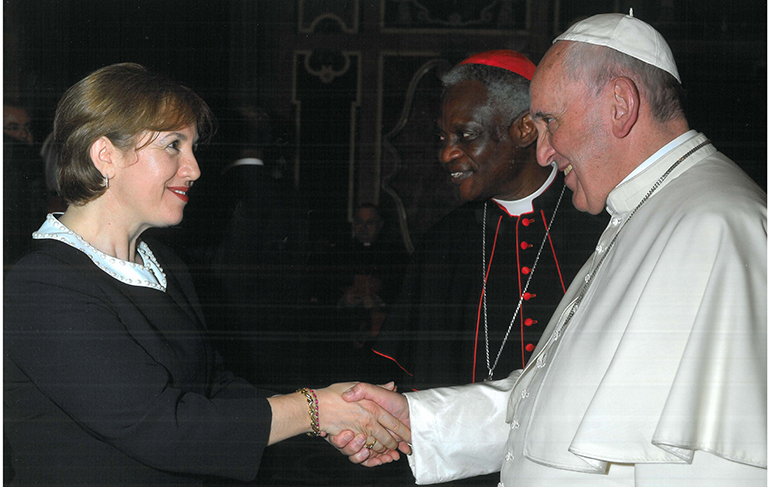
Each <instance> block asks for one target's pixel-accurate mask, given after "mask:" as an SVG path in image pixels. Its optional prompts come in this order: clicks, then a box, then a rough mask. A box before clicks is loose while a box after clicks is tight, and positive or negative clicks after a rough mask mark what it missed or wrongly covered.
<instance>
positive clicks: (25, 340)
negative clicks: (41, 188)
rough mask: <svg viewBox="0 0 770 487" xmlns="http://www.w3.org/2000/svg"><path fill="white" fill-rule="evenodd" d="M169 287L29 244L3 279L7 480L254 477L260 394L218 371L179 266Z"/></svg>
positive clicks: (159, 252)
mask: <svg viewBox="0 0 770 487" xmlns="http://www.w3.org/2000/svg"><path fill="white" fill-rule="evenodd" d="M150 246H151V248H152V250H153V253H154V254H155V256H156V258H157V260H158V262H159V263H160V265H161V266H162V267H163V269H164V271H165V273H166V277H167V281H168V286H167V290H166V292H161V291H158V290H154V289H149V288H145V287H137V286H131V285H128V284H124V283H123V282H121V281H118V280H117V279H114V278H112V277H110V276H109V275H108V274H107V273H105V272H104V271H102V270H100V269H99V268H97V267H96V265H95V264H94V263H93V262H92V261H91V260H90V259H89V258H88V257H87V256H86V255H85V254H84V253H83V252H81V251H79V250H76V249H74V248H72V247H70V246H69V245H67V244H64V243H61V242H58V241H55V240H37V241H35V242H34V243H33V249H32V252H30V253H29V254H27V255H26V256H25V257H23V258H22V259H21V260H20V261H19V263H18V264H17V265H16V266H14V268H13V269H12V270H11V271H10V273H9V275H8V277H7V278H6V280H5V286H4V306H3V309H4V391H5V397H4V412H5V416H4V426H5V435H6V437H7V439H8V441H9V443H10V448H11V454H12V461H13V464H12V465H13V468H14V471H15V476H14V484H15V485H26V484H36V485H53V484H67V485H77V484H82V483H88V482H93V483H95V484H98V485H126V484H132V485H133V484H142V485H172V484H173V485H177V484H181V485H190V484H192V485H196V484H200V483H201V482H202V478H203V477H202V476H204V475H216V476H222V477H229V478H234V479H239V480H250V479H253V478H254V477H255V476H256V473H257V469H258V468H259V463H260V458H261V456H262V452H263V449H264V447H265V446H266V445H267V440H268V436H269V432H270V422H271V410H270V406H269V403H268V402H267V399H266V398H267V397H268V396H269V395H270V393H268V392H267V391H260V390H257V389H255V388H254V387H253V386H251V385H250V384H249V383H247V382H246V381H244V380H242V379H238V378H236V377H234V376H233V375H232V374H231V373H229V372H227V371H225V370H224V369H223V368H222V360H221V357H220V356H219V354H218V353H217V352H216V351H215V350H214V348H213V347H212V345H211V342H210V341H209V339H208V338H207V335H206V329H205V322H204V319H203V315H202V313H201V308H200V304H199V302H198V297H197V296H196V293H195V290H194V288H193V285H192V281H191V279H190V276H189V274H188V272H187V269H186V268H185V266H184V264H183V263H182V262H181V261H180V260H179V259H178V258H177V257H176V256H175V255H174V254H173V253H172V252H170V251H169V250H168V249H166V248H164V247H163V246H162V245H161V244H159V243H157V242H151V243H150Z"/></svg>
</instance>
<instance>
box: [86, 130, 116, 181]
mask: <svg viewBox="0 0 770 487" xmlns="http://www.w3.org/2000/svg"><path fill="white" fill-rule="evenodd" d="M89 155H90V156H91V162H92V163H93V164H94V167H96V169H97V170H98V171H99V172H100V173H102V176H109V177H110V178H112V177H113V176H114V175H115V161H116V155H117V148H116V147H115V146H114V145H112V142H111V141H110V139H108V138H107V137H105V136H102V137H99V138H98V139H96V141H95V142H94V143H93V144H91V149H90V150H89Z"/></svg>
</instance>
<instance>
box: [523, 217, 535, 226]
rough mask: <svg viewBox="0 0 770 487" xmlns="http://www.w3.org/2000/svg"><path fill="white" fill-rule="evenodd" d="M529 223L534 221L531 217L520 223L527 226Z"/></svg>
mask: <svg viewBox="0 0 770 487" xmlns="http://www.w3.org/2000/svg"><path fill="white" fill-rule="evenodd" d="M530 223H535V220H532V219H531V218H525V219H523V220H522V221H521V224H522V225H524V226H525V227H528V226H529V224H530Z"/></svg>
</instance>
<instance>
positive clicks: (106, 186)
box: [104, 174, 110, 189]
mask: <svg viewBox="0 0 770 487" xmlns="http://www.w3.org/2000/svg"><path fill="white" fill-rule="evenodd" d="M104 189H110V177H109V176H108V175H106V174H105V175H104Z"/></svg>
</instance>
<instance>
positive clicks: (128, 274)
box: [32, 213, 166, 292]
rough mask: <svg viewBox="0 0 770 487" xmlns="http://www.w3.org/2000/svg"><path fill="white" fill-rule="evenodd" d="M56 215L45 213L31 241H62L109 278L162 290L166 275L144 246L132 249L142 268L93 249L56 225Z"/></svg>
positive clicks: (77, 236)
mask: <svg viewBox="0 0 770 487" xmlns="http://www.w3.org/2000/svg"><path fill="white" fill-rule="evenodd" d="M56 215H61V213H49V214H48V216H47V217H46V219H45V222H44V223H43V224H42V225H41V226H40V228H39V229H38V230H37V232H35V233H33V234H32V238H34V239H53V240H58V241H60V242H64V243H65V244H67V245H69V246H71V247H73V248H76V249H78V250H79V251H81V252H83V253H84V254H86V255H87V256H88V258H89V259H91V260H92V261H93V263H94V264H96V266H97V267H98V268H99V269H101V270H102V271H104V272H105V273H107V274H108V275H109V276H110V277H113V278H115V279H117V280H118V281H120V282H123V283H125V284H128V285H130V286H140V287H149V288H152V289H157V290H159V291H164V292H165V291H166V273H165V272H163V268H161V266H160V264H158V261H157V260H155V255H153V253H152V251H151V250H150V247H148V246H147V244H146V243H144V242H139V245H138V246H137V249H136V250H137V252H139V255H140V256H141V257H142V260H143V261H144V265H141V264H135V263H133V262H128V261H125V260H122V259H118V258H117V257H112V256H111V255H107V254H105V253H103V252H101V251H99V250H97V249H96V248H94V247H93V246H92V245H91V244H89V243H88V242H86V241H85V240H84V239H83V237H81V236H80V235H78V234H77V233H75V232H73V231H72V230H70V229H69V228H67V227H66V226H65V225H64V224H63V223H62V222H60V221H59V220H58V219H57V218H56Z"/></svg>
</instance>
